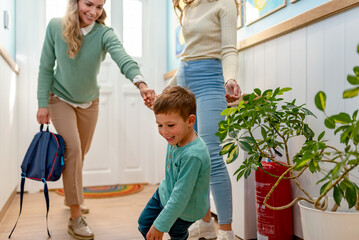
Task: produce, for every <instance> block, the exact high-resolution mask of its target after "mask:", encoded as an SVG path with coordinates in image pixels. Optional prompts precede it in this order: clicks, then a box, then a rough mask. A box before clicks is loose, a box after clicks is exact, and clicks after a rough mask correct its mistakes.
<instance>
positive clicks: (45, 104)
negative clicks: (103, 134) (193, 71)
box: [37, 0, 155, 239]
mask: <svg viewBox="0 0 359 240" xmlns="http://www.w3.org/2000/svg"><path fill="white" fill-rule="evenodd" d="M104 4H105V0H69V3H68V6H67V11H66V15H65V16H64V17H63V18H62V19H59V18H57V19H52V20H51V21H50V23H49V25H48V27H47V30H46V37H45V41H44V45H43V49H42V53H41V59H40V68H39V76H38V107H39V109H38V112H37V121H38V122H39V123H40V124H45V123H49V121H50V119H51V121H52V123H53V124H54V126H55V128H56V130H57V132H58V133H59V134H60V135H61V136H62V137H63V138H64V140H65V144H66V155H65V169H64V171H63V184H64V190H65V203H66V205H68V206H69V207H70V212H71V216H70V220H69V224H68V232H69V233H70V234H71V235H72V236H73V237H75V238H76V239H92V238H94V233H93V231H92V229H91V228H90V227H89V226H88V225H87V223H86V221H85V219H84V218H83V217H82V214H81V204H82V203H83V192H82V166H83V160H84V156H85V154H86V153H87V152H88V150H89V147H90V144H91V140H92V137H93V133H94V130H95V126H96V123H97V118H98V108H99V99H98V97H99V87H98V85H97V79H96V78H97V74H98V72H99V68H100V64H101V62H102V61H103V60H104V58H105V55H106V53H107V52H108V53H110V55H111V57H112V59H113V60H114V61H115V62H116V63H117V65H118V67H119V69H120V70H121V72H122V73H123V74H124V75H125V76H126V78H128V79H130V80H131V81H133V82H134V84H135V85H136V86H137V87H138V88H139V90H140V94H141V96H142V97H143V99H144V101H145V104H146V105H151V103H152V101H153V100H154V97H155V93H154V91H153V90H152V89H149V88H148V87H147V85H146V83H145V82H144V81H143V77H142V75H141V72H140V69H139V67H138V65H137V63H136V62H135V61H133V59H132V58H131V57H130V56H128V55H127V53H126V52H125V50H124V48H123V47H122V44H121V42H120V41H119V40H118V38H117V36H116V35H115V33H114V31H113V29H111V28H109V27H106V26H105V24H104V21H105V19H106V12H105V10H104V9H103V5H104ZM55 63H56V70H54V66H55ZM82 210H86V208H83V209H82Z"/></svg>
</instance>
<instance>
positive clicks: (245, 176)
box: [244, 168, 252, 178]
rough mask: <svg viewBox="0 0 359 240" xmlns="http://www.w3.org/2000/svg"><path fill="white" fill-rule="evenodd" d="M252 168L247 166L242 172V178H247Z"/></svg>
mask: <svg viewBox="0 0 359 240" xmlns="http://www.w3.org/2000/svg"><path fill="white" fill-rule="evenodd" d="M251 172H252V169H251V168H247V170H246V171H245V173H244V178H248V177H249V175H251Z"/></svg>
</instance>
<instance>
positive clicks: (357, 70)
mask: <svg viewBox="0 0 359 240" xmlns="http://www.w3.org/2000/svg"><path fill="white" fill-rule="evenodd" d="M353 71H354V73H355V75H357V76H359V67H358V66H356V67H354V68H353Z"/></svg>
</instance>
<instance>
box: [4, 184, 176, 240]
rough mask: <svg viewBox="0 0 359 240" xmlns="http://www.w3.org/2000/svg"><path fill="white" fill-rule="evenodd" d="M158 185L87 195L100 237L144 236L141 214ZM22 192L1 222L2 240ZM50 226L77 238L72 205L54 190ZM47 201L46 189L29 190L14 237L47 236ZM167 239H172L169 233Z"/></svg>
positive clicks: (58, 238)
mask: <svg viewBox="0 0 359 240" xmlns="http://www.w3.org/2000/svg"><path fill="white" fill-rule="evenodd" d="M156 188H157V186H155V185H146V186H145V188H144V189H143V190H142V191H141V192H139V193H136V194H133V195H128V196H124V197H118V198H103V199H86V201H85V203H86V205H87V206H88V207H89V208H90V214H88V215H85V216H86V219H87V221H88V223H89V225H90V226H91V227H92V228H93V230H94V232H95V239H96V240H117V239H119V240H127V239H131V240H140V239H143V238H142V236H141V235H140V233H139V232H138V230H137V218H138V216H139V214H140V213H141V211H142V209H143V207H144V206H145V204H146V203H147V201H148V199H149V198H150V197H151V196H152V194H153V193H154V191H155V190H156ZM19 202H20V200H19V195H17V196H16V199H15V201H14V202H13V204H12V206H11V207H10V209H9V211H8V212H7V214H6V215H5V217H4V219H3V221H2V222H1V223H0V240H5V239H7V237H8V235H9V233H10V231H11V229H12V227H13V226H14V224H15V222H16V218H17V216H18V213H19V204H20V203H19ZM50 204H51V206H50V213H49V228H50V232H51V234H52V239H54V240H70V239H73V238H72V237H71V236H70V235H69V234H68V233H67V222H68V218H69V209H68V208H66V207H65V206H64V201H63V197H62V196H60V195H58V194H56V193H55V192H50ZM45 215H46V204H45V199H44V196H43V193H35V194H26V195H25V197H24V203H23V211H22V214H21V217H20V220H19V223H18V226H17V228H16V230H15V232H14V234H13V236H12V238H11V239H13V240H45V239H48V238H47V233H46V219H45ZM164 239H169V237H168V235H165V237H164Z"/></svg>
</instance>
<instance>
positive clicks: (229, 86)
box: [225, 79, 242, 103]
mask: <svg viewBox="0 0 359 240" xmlns="http://www.w3.org/2000/svg"><path fill="white" fill-rule="evenodd" d="M225 89H226V100H227V102H229V103H231V102H234V101H237V100H238V99H239V98H240V97H241V94H242V91H241V88H240V87H239V85H238V83H237V82H236V81H235V80H234V79H230V80H228V81H227V83H226V84H225Z"/></svg>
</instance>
